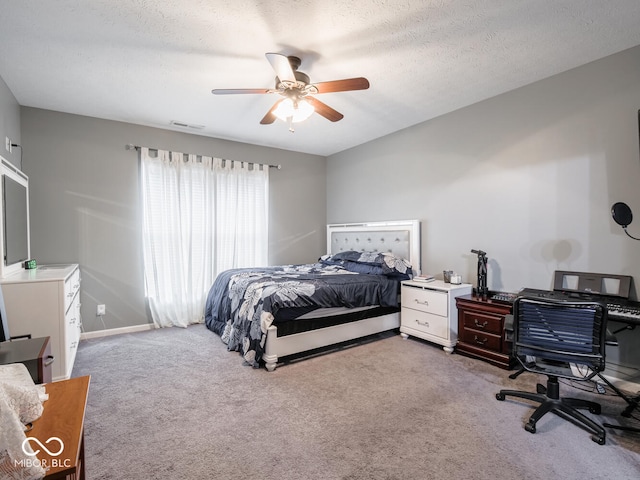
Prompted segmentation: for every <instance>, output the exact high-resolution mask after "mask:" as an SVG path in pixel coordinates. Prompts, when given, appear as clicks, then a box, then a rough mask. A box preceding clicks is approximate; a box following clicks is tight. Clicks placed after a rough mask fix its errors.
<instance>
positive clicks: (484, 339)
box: [473, 335, 489, 346]
mask: <svg viewBox="0 0 640 480" xmlns="http://www.w3.org/2000/svg"><path fill="white" fill-rule="evenodd" d="M473 340H474V341H475V342H476V343H477V344H478V345H482V346H484V344H485V343H487V341H488V340H489V339H488V338H480V337H478V336H477V335H474V336H473Z"/></svg>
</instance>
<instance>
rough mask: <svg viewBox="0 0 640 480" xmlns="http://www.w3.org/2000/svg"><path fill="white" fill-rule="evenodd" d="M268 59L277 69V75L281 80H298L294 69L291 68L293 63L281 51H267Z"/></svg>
mask: <svg viewBox="0 0 640 480" xmlns="http://www.w3.org/2000/svg"><path fill="white" fill-rule="evenodd" d="M265 56H266V57H267V60H269V63H270V64H271V66H272V67H273V69H274V70H275V71H276V75H277V76H278V78H279V79H280V81H281V82H283V81H286V82H294V83H295V81H296V76H295V74H294V73H293V69H292V68H291V64H290V63H289V59H288V58H287V57H286V56H284V55H281V54H279V53H265Z"/></svg>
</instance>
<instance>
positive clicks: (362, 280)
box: [205, 263, 398, 368]
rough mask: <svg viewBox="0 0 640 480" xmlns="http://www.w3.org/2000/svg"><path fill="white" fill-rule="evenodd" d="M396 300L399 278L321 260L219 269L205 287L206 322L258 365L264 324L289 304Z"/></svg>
mask: <svg viewBox="0 0 640 480" xmlns="http://www.w3.org/2000/svg"><path fill="white" fill-rule="evenodd" d="M370 305H380V306H384V307H397V306H398V278H391V277H388V276H385V275H371V274H361V273H355V272H352V271H350V270H347V269H346V268H344V267H343V266H340V265H335V264H331V265H327V264H323V263H315V264H305V265H286V266H279V267H265V268H250V269H249V268H243V269H233V270H227V271H225V272H222V273H221V274H220V275H218V277H217V278H216V280H215V282H214V284H213V285H212V287H211V289H210V290H209V294H208V297H207V301H206V306H205V324H206V325H207V327H208V328H209V329H210V330H212V331H213V332H215V333H217V334H218V335H220V337H221V339H222V341H223V342H224V343H225V344H226V345H227V348H228V349H229V350H232V351H239V352H241V353H242V355H243V357H244V359H245V361H246V362H247V363H248V364H249V365H252V366H254V367H256V368H257V367H259V365H260V360H261V358H262V354H263V352H264V347H265V343H266V336H267V329H268V328H269V326H271V324H272V323H273V321H274V318H275V316H276V315H277V313H278V311H279V310H280V309H283V308H290V307H310V308H323V307H349V308H353V307H361V306H370Z"/></svg>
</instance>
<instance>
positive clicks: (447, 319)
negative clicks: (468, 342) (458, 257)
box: [400, 280, 472, 353]
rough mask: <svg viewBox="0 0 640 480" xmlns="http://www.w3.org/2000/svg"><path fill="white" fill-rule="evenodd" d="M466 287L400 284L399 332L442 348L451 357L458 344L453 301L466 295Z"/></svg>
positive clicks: (468, 290)
mask: <svg viewBox="0 0 640 480" xmlns="http://www.w3.org/2000/svg"><path fill="white" fill-rule="evenodd" d="M471 289H472V286H471V284H469V283H462V284H460V285H452V284H450V283H444V282H443V281H442V280H434V281H432V282H416V281H412V280H408V281H405V282H402V287H401V292H402V299H401V306H402V310H401V312H400V332H401V335H402V337H403V338H405V339H406V338H408V337H409V335H412V336H414V337H419V338H422V339H424V340H428V341H430V342H433V343H437V344H438V345H442V346H443V348H444V351H445V352H447V353H453V347H455V345H456V342H457V341H458V309H457V308H456V300H455V299H456V297H458V296H460V295H469V294H470V293H471Z"/></svg>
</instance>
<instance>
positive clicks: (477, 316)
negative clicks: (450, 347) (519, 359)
mask: <svg viewBox="0 0 640 480" xmlns="http://www.w3.org/2000/svg"><path fill="white" fill-rule="evenodd" d="M456 306H457V307H458V344H457V345H456V352H459V353H462V354H464V355H469V356H471V357H475V358H479V359H481V360H484V361H486V362H489V363H492V364H493V365H497V366H498V367H501V368H506V369H511V368H512V367H513V366H514V365H515V363H516V362H515V359H514V358H513V357H512V356H511V342H509V341H507V339H506V336H505V331H504V320H505V316H506V315H509V314H510V313H511V305H510V304H508V303H502V302H494V301H492V300H484V299H482V298H481V297H477V296H475V295H463V296H461V297H457V298H456Z"/></svg>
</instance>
